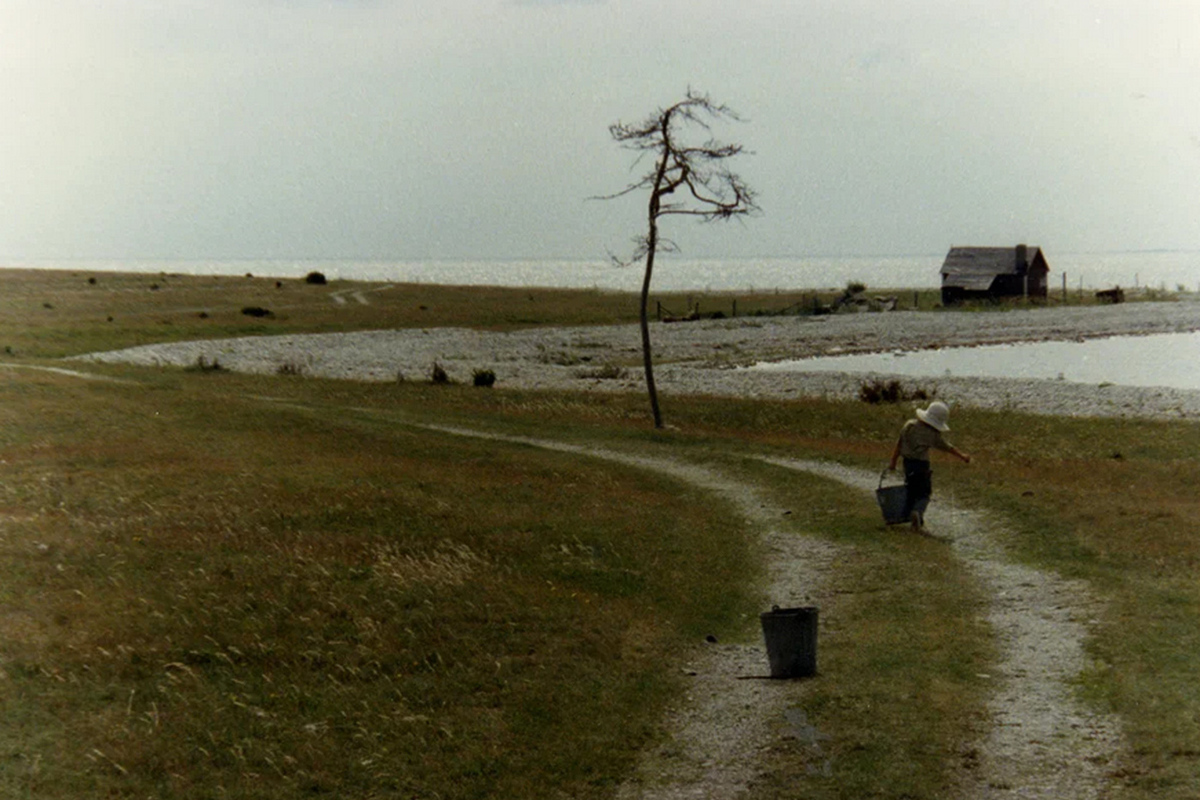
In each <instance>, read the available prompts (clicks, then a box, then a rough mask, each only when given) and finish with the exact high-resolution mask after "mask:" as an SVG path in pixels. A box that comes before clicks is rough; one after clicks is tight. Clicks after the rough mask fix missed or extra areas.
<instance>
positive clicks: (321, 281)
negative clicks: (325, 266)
mask: <svg viewBox="0 0 1200 800" xmlns="http://www.w3.org/2000/svg"><path fill="white" fill-rule="evenodd" d="M304 282H305V283H311V284H313V285H315V286H324V285H325V284H326V283H328V281H327V280H325V274H324V273H323V272H310V273H308V274H307V275H305V276H304Z"/></svg>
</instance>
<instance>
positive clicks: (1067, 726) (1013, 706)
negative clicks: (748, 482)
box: [763, 459, 1122, 800]
mask: <svg viewBox="0 0 1200 800" xmlns="http://www.w3.org/2000/svg"><path fill="white" fill-rule="evenodd" d="M763 460H765V461H768V462H769V463H773V464H776V465H778V466H781V467H784V468H786V469H796V470H801V471H805V472H811V473H814V474H818V475H822V476H824V477H827V478H831V479H833V480H836V481H838V482H840V483H844V484H846V485H848V486H851V487H853V488H855V489H858V490H861V491H862V492H873V491H874V489H875V487H876V486H877V483H878V480H879V476H878V475H875V474H872V473H871V472H868V471H863V470H855V469H850V468H848V467H843V466H840V465H837V464H830V463H824V462H813V461H796V460H788V459H763ZM926 519H927V522H928V523H929V525H930V526H931V529H932V530H933V531H935V532H936V533H937V535H938V536H939V538H944V539H946V540H948V541H949V543H950V546H951V547H952V548H953V550H954V553H955V555H957V556H958V558H959V559H961V560H962V561H963V563H964V564H965V565H966V566H967V568H968V569H970V570H971V572H972V573H973V574H974V575H975V578H976V580H977V581H978V582H979V584H980V585H981V586H982V587H983V589H984V592H985V594H986V596H987V597H988V605H989V608H988V612H987V621H988V623H989V624H990V626H991V627H992V630H993V631H994V632H995V635H996V643H997V646H998V650H999V659H998V661H997V663H996V666H995V668H994V669H993V670H992V672H991V673H989V674H988V676H987V679H988V680H990V681H991V682H992V692H991V696H990V697H989V700H988V715H989V717H990V722H991V724H990V726H989V727H988V728H986V729H985V730H982V731H980V734H979V738H978V740H977V741H976V742H974V743H973V744H971V745H968V747H967V749H966V750H965V752H967V753H971V754H972V755H973V756H974V757H973V758H971V759H969V763H971V764H972V765H973V768H972V769H964V770H963V771H962V773H961V774H960V775H959V783H960V786H961V793H960V796H961V797H964V798H970V799H971V800H1001V799H1002V798H1044V800H1084V799H1085V798H1086V799H1087V800H1092V798H1098V797H1101V796H1102V795H1103V791H1104V788H1105V786H1106V785H1107V783H1108V780H1107V778H1106V775H1107V774H1108V773H1111V772H1112V771H1113V770H1114V769H1115V768H1116V767H1117V758H1118V756H1119V754H1120V752H1121V748H1122V737H1121V725H1120V722H1119V720H1118V719H1117V718H1116V717H1114V716H1111V715H1105V714H1101V713H1098V712H1096V711H1094V710H1093V709H1090V708H1088V707H1086V706H1085V705H1084V704H1083V703H1081V702H1080V701H1079V700H1078V699H1077V698H1076V697H1075V695H1074V692H1073V689H1072V684H1073V682H1074V681H1075V680H1076V679H1077V677H1078V676H1079V674H1080V673H1081V672H1082V671H1083V670H1084V669H1085V668H1086V667H1087V663H1088V659H1087V656H1086V653H1085V651H1084V642H1085V640H1086V638H1087V636H1088V628H1089V627H1090V626H1092V625H1095V624H1097V620H1098V618H1099V616H1100V614H1101V611H1102V609H1101V607H1100V605H1099V603H1098V602H1097V601H1096V600H1095V598H1094V597H1093V596H1092V594H1091V592H1090V590H1089V588H1088V586H1087V584H1086V583H1084V582H1082V581H1072V580H1066V579H1064V578H1062V577H1060V576H1058V575H1055V574H1054V573H1050V572H1045V571H1043V570H1038V569H1034V568H1032V567H1027V566H1023V565H1021V564H1015V563H1013V562H1011V561H1010V560H1008V558H1007V557H1006V556H1005V554H1004V550H1003V546H1002V542H1003V540H1004V538H1005V537H1006V536H1008V534H1007V532H1006V531H1004V529H1003V528H1002V527H1001V526H1000V525H999V524H998V523H997V522H995V521H994V520H991V519H989V518H988V517H987V516H985V515H983V514H981V513H979V512H976V511H972V510H969V509H965V508H961V507H959V506H957V505H955V504H954V503H953V502H946V501H944V500H943V499H940V498H938V499H935V501H934V503H933V505H931V506H930V509H929V513H928V514H927V516H926Z"/></svg>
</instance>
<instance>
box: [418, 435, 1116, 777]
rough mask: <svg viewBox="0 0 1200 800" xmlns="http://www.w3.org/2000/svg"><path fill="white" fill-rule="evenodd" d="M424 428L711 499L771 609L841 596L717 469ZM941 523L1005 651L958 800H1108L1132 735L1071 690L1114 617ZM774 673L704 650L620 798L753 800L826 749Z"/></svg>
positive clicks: (828, 548) (821, 568)
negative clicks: (739, 532) (773, 770)
mask: <svg viewBox="0 0 1200 800" xmlns="http://www.w3.org/2000/svg"><path fill="white" fill-rule="evenodd" d="M421 427H424V428H426V429H429V430H437V431H441V432H444V433H448V434H452V435H456V436H471V437H481V438H488V439H494V440H500V441H506V442H511V443H515V444H523V445H528V446H532V447H539V448H543V449H550V450H555V451H559V452H566V453H573V454H577V455H581V456H585V457H590V458H602V459H605V460H610V461H616V462H619V463H622V464H626V465H629V466H631V467H635V468H638V469H647V470H652V471H656V472H659V473H663V474H666V475H670V476H671V477H674V478H676V479H678V480H681V481H683V482H686V483H689V484H691V485H694V486H697V487H699V488H701V489H704V490H706V491H709V492H711V493H713V494H714V495H715V496H717V497H719V498H720V499H722V500H724V501H726V502H728V503H729V504H730V505H731V506H732V507H733V509H734V510H735V511H736V512H737V513H738V514H739V515H741V516H742V517H743V518H744V519H745V521H746V523H747V524H749V525H751V526H753V527H754V528H755V529H756V530H758V531H760V535H761V536H762V541H763V544H764V546H765V547H767V548H768V551H769V554H770V558H769V565H770V566H769V574H768V576H767V595H768V597H770V598H771V599H772V602H773V603H775V604H778V605H780V606H795V605H808V604H819V600H820V598H821V597H822V595H823V593H826V592H827V591H828V590H829V588H831V586H830V580H831V573H832V570H833V565H834V563H835V561H836V560H837V559H838V557H839V556H840V555H842V554H844V552H845V549H844V548H840V547H838V546H836V545H834V544H831V543H829V542H826V541H822V540H820V539H817V538H815V537H810V536H797V535H796V534H794V533H785V532H784V531H783V530H782V529H781V528H780V526H779V524H778V523H779V521H780V520H781V519H783V517H784V514H785V509H783V508H780V507H778V506H776V505H774V504H772V503H770V502H768V501H767V500H766V499H765V498H764V497H763V495H762V494H761V492H760V490H759V489H758V488H757V487H755V486H754V485H752V484H748V483H746V482H744V481H742V480H739V479H735V478H732V477H730V476H728V475H726V474H723V473H721V472H720V471H717V470H715V469H712V468H709V467H704V466H700V465H697V464H691V463H687V462H683V461H679V460H674V459H667V458H656V457H648V456H640V455H633V454H628V453H620V452H615V451H611V450H604V449H599V448H590V447H586V446H581V445H572V444H565V443H561V442H554V441H550V440H544V439H533V438H527V437H514V436H499V435H493V434H488V433H483V432H479V431H475V430H471V429H465V428H459V427H450V426H437V425H424V426H421ZM761 460H762V461H765V462H767V463H769V464H773V465H775V466H778V467H782V468H784V469H790V470H798V471H803V472H809V473H812V474H815V475H819V476H821V477H824V478H828V479H831V480H835V481H838V482H839V483H842V484H845V485H847V486H849V487H851V488H853V489H855V490H856V491H859V492H862V493H863V495H864V500H866V498H867V497H869V494H870V493H871V492H872V491H873V490H874V488H875V486H876V482H877V480H878V476H877V475H875V474H873V473H871V472H869V471H864V470H856V469H851V468H848V467H844V466H841V465H838V464H832V463H829V462H815V461H802V460H795V459H782V458H767V457H764V458H762V459H761ZM928 521H929V524H930V525H931V526H932V527H933V528H934V529H935V530H936V531H937V532H938V534H939V537H940V538H944V539H946V540H947V541H948V542H949V544H950V546H951V547H952V548H953V550H954V552H955V554H956V555H957V556H958V557H959V558H960V559H961V560H962V561H963V562H964V564H965V565H966V566H967V567H968V569H970V570H971V571H972V572H973V573H974V575H975V577H976V579H977V580H978V581H979V583H980V585H981V586H982V587H983V588H984V591H985V593H986V594H987V596H988V598H989V607H988V611H987V621H988V623H989V624H990V625H991V627H992V629H993V630H994V632H995V635H996V641H997V648H998V650H999V658H998V661H997V663H996V665H995V668H994V670H993V671H992V673H991V674H989V675H988V676H986V678H987V679H988V680H990V681H992V686H993V689H992V692H991V695H990V697H989V700H988V705H987V709H988V717H989V719H988V722H989V723H990V724H988V725H986V726H984V727H983V728H981V730H980V731H979V732H978V737H977V739H976V741H974V742H970V743H965V744H964V748H963V752H964V753H968V754H970V757H969V758H963V759H962V760H961V767H960V769H959V772H958V774H957V775H956V776H955V778H956V784H957V786H958V796H959V797H962V798H965V799H969V800H1001V799H1002V798H1039V799H1040V798H1044V799H1045V800H1095V799H1096V798H1100V797H1101V796H1102V795H1103V792H1104V789H1105V786H1106V784H1107V779H1106V775H1107V774H1108V773H1109V772H1111V771H1112V769H1113V768H1114V767H1115V766H1116V761H1117V758H1118V756H1119V753H1120V751H1121V748H1122V745H1123V742H1122V735H1121V726H1120V723H1119V721H1118V720H1117V719H1116V718H1115V717H1113V716H1110V715H1104V714H1101V713H1098V712H1096V711H1094V710H1093V709H1090V708H1088V707H1086V706H1085V705H1084V704H1083V703H1081V702H1080V701H1079V700H1078V699H1077V698H1076V696H1075V695H1074V693H1073V690H1072V682H1073V681H1074V680H1075V679H1076V678H1077V677H1078V675H1079V674H1080V673H1081V672H1082V670H1083V669H1085V667H1086V665H1087V658H1086V654H1085V651H1084V642H1085V640H1086V637H1087V635H1088V628H1089V626H1090V625H1092V624H1095V621H1096V619H1097V618H1098V616H1099V614H1100V611H1101V609H1100V607H1099V604H1098V603H1097V601H1096V600H1095V599H1094V598H1093V597H1092V595H1091V593H1090V591H1089V588H1088V586H1087V585H1086V584H1085V583H1083V582H1081V581H1069V580H1065V579H1063V578H1061V577H1059V576H1057V575H1055V574H1053V573H1049V572H1045V571H1042V570H1037V569H1034V568H1031V567H1027V566H1023V565H1020V564H1015V563H1013V562H1011V561H1010V560H1008V559H1007V557H1006V556H1005V554H1004V550H1003V545H1002V542H1003V539H1004V538H1005V537H1006V536H1007V535H1008V534H1007V533H1006V532H1005V531H1004V530H1003V529H1002V527H1001V526H999V525H998V524H997V523H996V522H995V521H993V520H990V519H989V518H987V517H986V516H985V515H983V514H980V513H978V512H975V511H971V510H969V509H965V508H961V507H958V506H957V505H955V504H954V503H953V502H944V501H941V500H939V501H938V502H936V503H935V504H934V506H932V507H931V509H930V511H929V514H928ZM748 633H750V634H751V635H754V632H748ZM766 661H767V659H766V652H765V648H764V647H763V646H762V645H761V644H751V645H746V644H716V643H714V644H708V645H705V646H704V647H703V648H702V649H698V650H696V651H695V653H694V654H693V657H692V658H691V660H690V662H689V663H688V664H686V665H684V667H683V668H684V669H685V671H686V672H687V673H688V674H689V675H690V676H692V683H691V686H690V687H689V691H688V692H687V694H686V696H685V697H684V699H683V701H682V702H681V703H680V704H679V705H678V706H677V707H676V708H675V709H674V710H673V711H672V712H671V714H670V716H669V718H668V719H667V720H666V723H665V729H666V730H667V732H668V737H667V739H666V740H665V741H664V742H663V743H661V744H660V745H658V746H656V747H653V748H651V749H650V750H648V751H646V752H645V753H643V755H642V758H641V761H640V763H639V765H638V768H637V770H636V773H635V774H634V776H633V777H632V778H631V779H630V780H628V781H627V782H626V783H625V784H623V785H622V787H621V788H620V790H619V791H618V793H617V797H618V798H619V800H686V799H687V798H711V799H712V800H732V798H741V797H746V796H748V795H750V794H751V793H752V791H753V784H754V782H755V780H756V779H757V778H759V777H760V776H761V775H762V774H763V772H764V770H765V763H764V757H765V755H766V753H767V752H768V751H769V750H770V749H771V748H773V747H776V746H778V744H779V741H780V739H781V738H783V737H785V736H789V735H790V736H797V737H799V738H803V735H804V731H800V732H797V729H798V727H799V728H806V729H807V730H808V732H809V735H810V737H811V738H813V740H814V741H817V740H819V739H820V738H822V737H821V735H820V732H819V731H815V729H812V728H811V726H808V725H807V720H806V719H804V718H803V712H799V706H801V705H802V703H803V683H798V682H793V681H768V680H745V678H747V677H752V676H761V675H763V674H764V673H765V672H766V671H767V670H766ZM798 713H799V720H797V714H798ZM789 725H790V731H789ZM798 788H799V787H798Z"/></svg>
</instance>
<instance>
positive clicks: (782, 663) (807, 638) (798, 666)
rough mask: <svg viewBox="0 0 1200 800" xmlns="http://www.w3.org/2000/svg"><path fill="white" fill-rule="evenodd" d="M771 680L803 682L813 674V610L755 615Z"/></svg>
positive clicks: (779, 609) (814, 649)
mask: <svg viewBox="0 0 1200 800" xmlns="http://www.w3.org/2000/svg"><path fill="white" fill-rule="evenodd" d="M759 618H760V619H761V620H762V628H763V639H765V640H766V643H767V660H768V661H770V663H771V677H772V678H807V677H810V676H812V675H816V674H817V609H816V608H815V607H813V606H807V607H805V608H780V607H779V606H775V607H774V608H772V609H771V610H770V611H765V612H763V613H762V614H760V615H759Z"/></svg>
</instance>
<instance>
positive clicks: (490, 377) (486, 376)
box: [473, 369, 496, 389]
mask: <svg viewBox="0 0 1200 800" xmlns="http://www.w3.org/2000/svg"><path fill="white" fill-rule="evenodd" d="M473 377H474V381H475V385H476V386H482V387H484V388H485V389H490V388H491V387H492V386H494V385H495V384H496V373H495V372H493V371H492V370H490V369H477V370H475V372H474V376H473Z"/></svg>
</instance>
